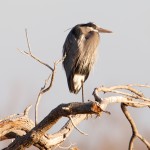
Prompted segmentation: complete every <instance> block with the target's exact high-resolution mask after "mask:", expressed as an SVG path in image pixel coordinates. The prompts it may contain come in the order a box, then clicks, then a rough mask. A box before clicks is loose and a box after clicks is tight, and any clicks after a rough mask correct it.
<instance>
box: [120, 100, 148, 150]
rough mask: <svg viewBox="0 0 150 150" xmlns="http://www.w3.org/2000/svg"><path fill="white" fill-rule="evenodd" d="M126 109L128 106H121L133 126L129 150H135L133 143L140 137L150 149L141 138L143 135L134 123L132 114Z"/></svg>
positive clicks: (142, 139) (143, 139)
mask: <svg viewBox="0 0 150 150" xmlns="http://www.w3.org/2000/svg"><path fill="white" fill-rule="evenodd" d="M126 107H127V106H126V105H125V104H123V103H122V104H121V109H122V111H123V113H124V115H125V116H126V118H127V119H128V121H129V123H130V125H131V128H132V136H131V139H130V142H129V150H132V149H133V142H134V140H135V138H136V137H138V138H139V139H140V140H141V141H142V142H143V143H144V144H145V145H146V146H147V148H148V149H150V144H149V143H148V141H147V140H146V139H145V138H144V137H143V136H141V134H139V132H138V129H137V127H136V125H135V122H134V121H133V119H132V117H131V115H130V113H129V112H128V111H127V108H126Z"/></svg>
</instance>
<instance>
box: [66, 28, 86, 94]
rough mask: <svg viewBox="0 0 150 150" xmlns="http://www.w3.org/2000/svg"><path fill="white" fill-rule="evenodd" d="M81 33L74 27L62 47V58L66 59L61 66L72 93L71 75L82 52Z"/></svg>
mask: <svg viewBox="0 0 150 150" xmlns="http://www.w3.org/2000/svg"><path fill="white" fill-rule="evenodd" d="M82 40H83V36H82V32H81V30H80V28H79V27H77V26H76V27H74V28H73V29H72V30H71V31H70V33H69V34H68V36H67V38H66V41H65V43H64V46H63V56H64V55H66V58H65V59H64V61H63V66H64V69H65V72H66V76H67V81H68V86H69V90H70V91H71V92H74V88H73V75H74V73H75V68H76V63H77V62H78V59H79V57H80V55H81V53H82V50H83V43H84V42H81V41H82Z"/></svg>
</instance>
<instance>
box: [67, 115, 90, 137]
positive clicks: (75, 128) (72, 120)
mask: <svg viewBox="0 0 150 150" xmlns="http://www.w3.org/2000/svg"><path fill="white" fill-rule="evenodd" d="M69 119H70V120H71V122H72V124H73V126H74V127H75V129H77V131H79V132H80V133H81V134H83V135H86V136H88V134H87V133H85V132H83V131H81V130H80V129H79V128H78V127H77V126H76V125H75V124H74V122H73V120H72V117H71V116H69Z"/></svg>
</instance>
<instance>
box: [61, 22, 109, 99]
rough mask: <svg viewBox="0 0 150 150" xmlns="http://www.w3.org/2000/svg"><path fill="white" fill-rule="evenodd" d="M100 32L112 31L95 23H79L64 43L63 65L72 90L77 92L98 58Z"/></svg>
mask: <svg viewBox="0 0 150 150" xmlns="http://www.w3.org/2000/svg"><path fill="white" fill-rule="evenodd" d="M99 33H111V31H109V30H106V29H103V28H100V27H98V26H97V25H95V24H94V23H91V22H89V23H86V24H77V25H76V26H74V27H73V28H72V29H71V31H70V32H69V34H68V36H67V38H66V40H65V43H64V45H63V56H65V58H64V61H63V66H64V69H65V72H66V76H67V81H68V87H69V90H70V92H72V93H75V94H77V93H78V92H79V91H80V89H81V88H82V101H83V102H84V94H83V83H84V82H85V81H86V79H87V78H88V76H89V73H90V71H91V69H92V67H93V64H94V62H95V60H96V52H97V50H96V49H97V46H98V44H99V41H100V35H99Z"/></svg>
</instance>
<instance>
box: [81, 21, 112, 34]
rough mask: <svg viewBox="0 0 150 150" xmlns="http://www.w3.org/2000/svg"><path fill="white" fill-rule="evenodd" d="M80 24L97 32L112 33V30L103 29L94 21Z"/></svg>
mask: <svg viewBox="0 0 150 150" xmlns="http://www.w3.org/2000/svg"><path fill="white" fill-rule="evenodd" d="M80 26H82V27H85V28H88V29H89V30H90V31H95V32H99V33H112V31H110V30H107V29H103V28H101V27H99V26H97V25H96V24H94V23H92V22H89V23H86V24H81V25H80Z"/></svg>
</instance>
